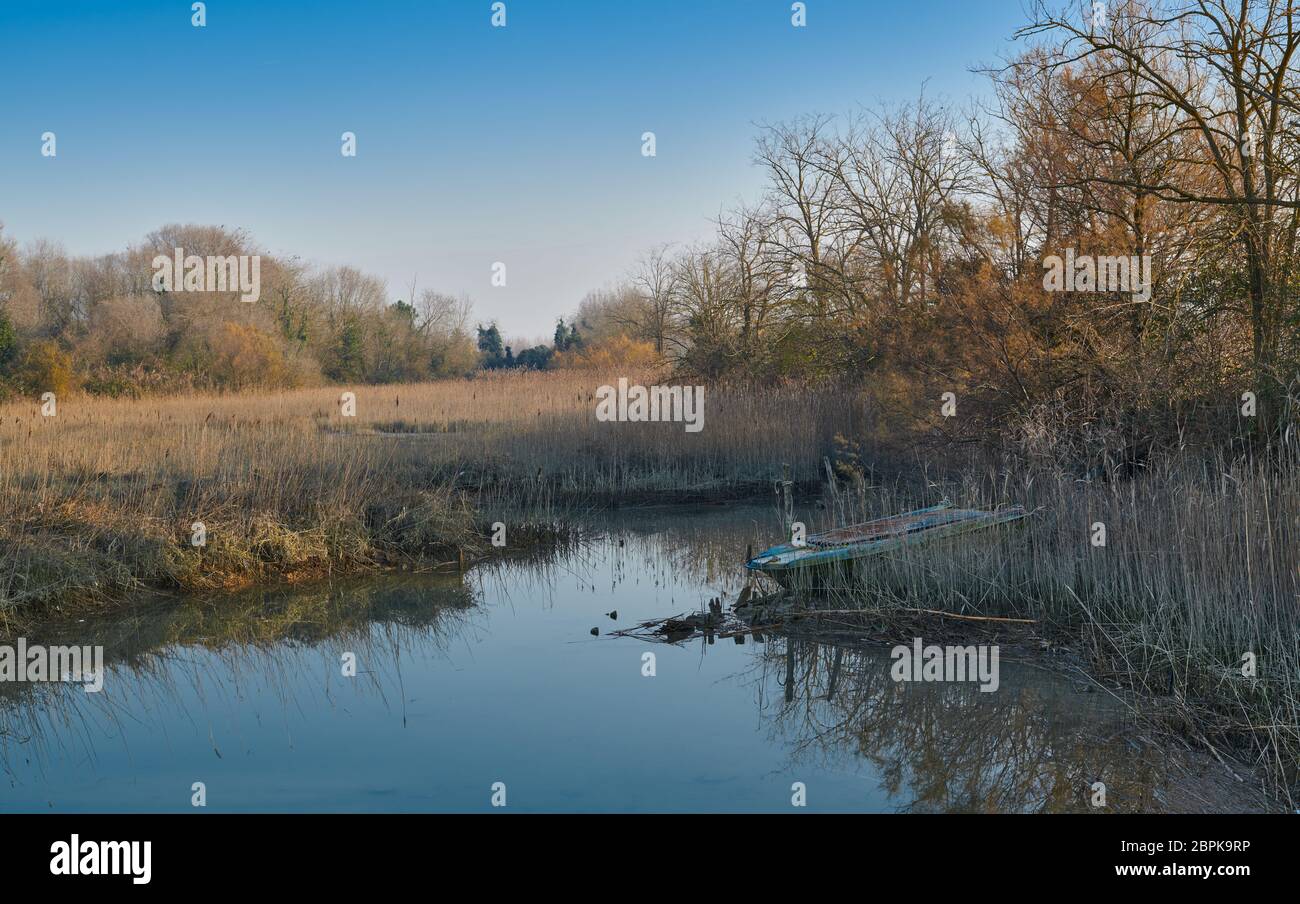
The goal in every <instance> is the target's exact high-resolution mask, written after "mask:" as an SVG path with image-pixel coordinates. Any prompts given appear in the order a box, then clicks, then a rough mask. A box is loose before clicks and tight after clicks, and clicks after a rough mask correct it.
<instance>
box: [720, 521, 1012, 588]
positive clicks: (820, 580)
mask: <svg viewBox="0 0 1300 904" xmlns="http://www.w3.org/2000/svg"><path fill="white" fill-rule="evenodd" d="M1024 517H1025V510H1024V508H1023V507H1022V506H1019V505H1014V506H1008V507H1006V508H1002V509H998V510H996V511H992V512H988V511H982V510H980V509H962V508H953V507H952V506H951V504H949V503H947V502H942V503H940V504H939V505H934V506H930V507H929V508H922V509H917V510H916V511H913V512H905V513H904V514H901V515H891V516H890V517H888V518H878V519H876V520H875V521H867V522H864V523H862V524H853V525H849V526H848V527H839V528H836V529H834V530H829V531H826V532H824V533H820V534H812V535H810V536H808V537H807V538H806V539H805V540H804V542H803V543H800V544H795V543H783V544H782V545H780V546H773V547H772V548H771V549H766V550H764V551H763V552H761V553H759V554H758V555H756V556H754V557H753V558H752V559H750V560H749V561H748V562H746V563H745V567H746V568H747V569H749V570H750V571H751V572H753V571H756V572H759V573H761V574H765V575H767V576H768V577H771V578H772V579H774V580H775V581H776V582H777V583H779V584H780V585H781V586H782V587H786V588H799V589H818V588H826V587H831V586H836V582H837V580H838V581H839V582H842V583H841V584H840V586H848V582H851V581H852V580H853V577H854V574H853V572H854V564H855V563H856V562H857V561H858V560H860V559H864V558H868V557H870V556H877V555H880V554H882V553H886V552H890V551H892V550H896V549H900V548H902V547H904V546H911V545H915V544H919V543H928V542H931V541H933V540H937V539H939V538H942V537H953V536H956V535H958V534H965V533H968V532H971V531H977V530H983V529H985V528H989V527H993V526H995V525H998V524H1007V523H1010V522H1012V521H1019V520H1020V519H1021V518H1024Z"/></svg>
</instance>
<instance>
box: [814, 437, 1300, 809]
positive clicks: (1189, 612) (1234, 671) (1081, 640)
mask: <svg viewBox="0 0 1300 904" xmlns="http://www.w3.org/2000/svg"><path fill="white" fill-rule="evenodd" d="M1103 477H1104V479H1093V480H1082V479H1078V478H1077V477H1075V476H1074V475H1073V472H1067V471H1062V470H1056V469H1050V468H1042V467H1036V468H1032V469H1024V470H1021V469H1014V468H1013V469H998V468H985V469H980V470H975V469H968V470H965V471H963V472H958V473H957V474H956V475H955V476H953V477H951V478H950V479H935V480H932V481H931V483H930V486H929V488H928V490H927V491H926V492H923V493H917V492H916V490H915V487H914V486H908V487H905V486H902V485H900V486H896V487H879V486H877V487H872V488H868V487H866V486H865V485H859V486H856V487H845V488H842V489H840V490H839V491H838V492H835V493H832V494H831V497H830V498H831V505H830V507H829V509H830V510H829V511H828V512H827V515H826V522H827V524H832V523H844V522H853V521H860V520H865V519H867V518H869V517H873V516H875V515H878V514H881V513H893V512H897V511H902V510H906V509H909V508H914V507H917V506H919V505H924V504H933V503H935V502H938V501H939V500H940V499H942V498H944V497H947V498H948V499H949V500H951V501H952V502H953V503H954V504H956V505H966V506H973V507H983V508H989V507H996V506H1000V505H1006V504H1012V503H1019V504H1022V505H1024V506H1025V507H1026V508H1027V509H1028V510H1029V511H1030V516H1029V518H1028V519H1026V520H1025V521H1024V522H1021V523H1019V524H1015V525H1010V526H1007V527H1003V528H996V529H993V530H991V531H988V532H987V533H984V534H974V535H966V536H963V537H960V538H957V539H955V540H953V541H940V542H939V543H938V544H936V545H934V546H929V545H917V546H910V547H905V548H904V549H902V550H899V551H898V552H896V553H892V554H889V555H885V556H881V557H878V558H875V559H871V560H865V561H864V563H863V565H862V567H861V568H860V570H859V573H858V574H857V576H856V577H857V581H856V582H855V587H854V588H844V592H847V593H852V594H853V595H856V596H858V597H859V598H861V596H862V593H863V592H864V591H863V588H867V590H866V591H865V592H866V593H867V594H868V595H869V600H868V602H869V604H870V605H877V606H883V607H889V606H893V605H907V606H925V607H944V608H947V609H950V610H953V611H957V612H960V613H965V614H983V615H1005V616H1015V617H1027V618H1035V619H1038V620H1040V621H1041V622H1043V623H1044V625H1045V627H1046V629H1047V631H1048V632H1049V634H1051V635H1052V636H1053V637H1055V638H1057V639H1064V642H1066V643H1069V644H1071V645H1072V646H1075V647H1077V648H1078V649H1079V651H1080V652H1082V653H1083V654H1084V655H1085V656H1086V658H1087V659H1088V661H1089V662H1090V664H1091V666H1092V671H1093V673H1094V674H1095V675H1097V676H1099V677H1100V678H1102V680H1104V681H1107V682H1108V683H1109V684H1111V685H1114V686H1118V687H1123V688H1125V689H1128V690H1132V691H1136V692H1137V693H1138V695H1139V698H1140V699H1142V700H1144V701H1145V702H1146V708H1147V710H1148V711H1149V712H1152V713H1155V714H1157V715H1158V716H1159V718H1160V719H1161V720H1162V721H1163V722H1164V723H1166V724H1167V725H1168V726H1169V727H1171V728H1173V729H1175V730H1177V731H1179V732H1182V733H1185V734H1186V735H1188V736H1189V737H1191V738H1193V739H1194V740H1196V741H1198V742H1202V743H1204V744H1206V745H1208V746H1210V747H1211V749H1215V750H1217V749H1220V748H1222V747H1224V746H1225V745H1229V746H1233V747H1235V748H1237V749H1238V752H1240V751H1241V750H1242V749H1244V750H1245V751H1246V753H1247V756H1248V757H1249V758H1250V759H1252V760H1254V761H1255V762H1256V763H1257V764H1258V765H1260V766H1262V767H1264V768H1265V769H1266V770H1267V771H1268V772H1269V773H1270V774H1271V775H1273V776H1274V777H1275V778H1277V779H1278V786H1279V788H1281V789H1282V790H1283V791H1284V793H1287V792H1286V791H1285V789H1287V788H1291V789H1294V788H1295V787H1296V784H1297V781H1298V780H1300V774H1298V773H1297V764H1298V763H1300V470H1298V469H1297V468H1296V467H1295V466H1294V464H1292V463H1290V462H1285V463H1284V462H1278V461H1277V460H1264V459H1254V460H1248V459H1244V458H1243V459H1236V460H1228V459H1226V458H1224V457H1221V456H1196V455H1191V454H1171V455H1165V456H1157V457H1155V458H1153V460H1152V461H1150V462H1149V463H1147V465H1146V466H1145V467H1143V468H1142V469H1140V470H1139V471H1138V472H1137V474H1136V476H1134V477H1132V478H1131V479H1121V478H1119V477H1118V476H1116V475H1109V476H1106V475H1103ZM1097 524H1102V525H1104V526H1105V532H1106V533H1105V545H1104V546H1100V545H1097V544H1096V543H1095V542H1094V540H1095V538H1097V537H1098V536H1099V534H1098V532H1097V531H1096V530H1095V528H1094V525H1097ZM1247 654H1251V656H1252V657H1253V660H1254V663H1255V674H1254V675H1253V676H1249V675H1247V674H1243V668H1244V667H1245V666H1247V665H1248V663H1249V661H1250V658H1249V657H1248V655H1247ZM1289 793H1294V791H1292V792H1289Z"/></svg>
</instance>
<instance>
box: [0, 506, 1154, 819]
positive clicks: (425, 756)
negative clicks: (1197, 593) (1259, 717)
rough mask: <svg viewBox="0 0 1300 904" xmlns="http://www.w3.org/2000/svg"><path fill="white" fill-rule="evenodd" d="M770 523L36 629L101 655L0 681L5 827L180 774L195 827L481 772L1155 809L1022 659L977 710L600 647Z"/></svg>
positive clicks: (1132, 769) (840, 802) (901, 805)
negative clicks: (224, 815)
mask: <svg viewBox="0 0 1300 904" xmlns="http://www.w3.org/2000/svg"><path fill="white" fill-rule="evenodd" d="M775 527H776V525H775V523H774V516H773V514H772V513H771V510H770V509H768V508H765V507H757V506H755V507H726V508H722V507H719V508H706V509H699V510H689V511H682V510H673V511H659V512H639V513H628V514H623V515H614V516H609V517H604V518H602V519H600V520H599V521H595V522H593V524H592V534H591V538H590V540H589V542H585V543H583V544H581V545H580V546H578V547H577V548H574V549H572V550H569V551H565V552H563V553H560V554H557V555H550V556H547V557H545V558H542V559H538V560H529V561H524V562H520V561H507V562H498V563H494V564H489V565H485V566H480V567H477V568H475V569H473V570H472V571H471V572H470V574H468V575H466V576H465V577H464V578H462V577H460V576H409V575H403V576H394V577H385V578H381V579H367V580H364V581H355V582H344V583H336V584H333V585H329V586H314V587H311V588H307V589H301V588H299V589H279V590H274V591H261V592H256V593H246V594H240V595H233V596H230V597H226V598H222V599H217V600H206V601H199V600H192V599H191V600H160V601H157V602H156V603H152V604H150V605H148V606H146V607H144V608H143V609H140V610H138V611H136V612H135V613H134V614H133V615H132V616H131V617H130V618H129V619H127V620H125V621H124V620H123V619H122V618H121V617H120V616H118V617H115V618H112V619H108V618H105V619H103V620H97V619H87V620H85V621H83V622H79V623H76V624H73V625H67V626H62V627H57V628H51V629H49V630H48V631H47V632H46V636H45V637H32V638H30V639H31V640H32V641H33V642H37V641H41V640H44V641H45V642H49V643H54V642H65V643H98V644H104V645H105V656H106V660H107V662H108V664H109V671H108V675H107V677H106V681H105V687H104V690H103V692H102V693H99V694H86V693H84V692H83V691H82V690H80V689H79V688H78V687H76V686H69V685H42V686H33V685H13V684H9V685H3V686H0V809H2V810H7V811H45V812H49V811H56V812H57V811H64V812H68V811H73V812H76V811H152V812H173V811H180V812H184V811H192V810H193V807H192V804H191V798H192V795H193V791H192V790H191V789H192V786H193V784H194V783H195V782H202V783H204V785H205V786H206V794H207V812H223V811H258V812H265V811H294V812H298V811H325V812H346V811H381V812H398V811H420V812H430V811H456V812H482V811H489V810H492V807H491V797H492V786H493V784H494V783H496V782H502V783H504V784H505V787H506V802H507V807H506V810H507V811H514V812H530V811H546V812H554V811H562V812H568V811H578V812H598V811H614V812H626V811H688V812H713V811H726V812H735V811H777V812H782V811H784V812H790V811H792V810H793V807H792V806H791V797H792V785H793V784H794V783H795V782H802V783H803V785H804V786H805V788H806V801H807V808H806V809H807V811H820V812H827V811H907V810H914V811H915V810H920V811H966V810H986V811H987V810H993V811H1008V810H1012V811H1042V810H1087V809H1088V796H1089V792H1088V786H1089V785H1090V784H1091V783H1092V782H1093V781H1096V780H1098V778H1104V779H1106V780H1107V786H1108V795H1109V798H1110V800H1109V803H1110V807H1111V809H1132V810H1141V809H1145V808H1147V807H1148V806H1150V805H1151V804H1152V802H1153V796H1154V798H1155V799H1158V798H1159V797H1160V796H1161V794H1162V788H1163V785H1164V782H1165V777H1164V775H1163V770H1164V769H1165V766H1164V763H1165V760H1164V758H1163V757H1162V756H1161V754H1160V752H1159V751H1153V750H1150V749H1148V747H1147V746H1146V745H1145V744H1143V743H1139V742H1137V741H1136V740H1134V737H1133V734H1132V732H1131V731H1130V729H1129V726H1128V725H1127V724H1126V722H1125V721H1124V719H1123V717H1122V715H1121V713H1120V712H1119V711H1118V710H1117V709H1116V708H1115V707H1114V706H1113V705H1111V704H1108V703H1107V700H1106V698H1105V695H1104V694H1095V693H1092V694H1088V693H1083V692H1082V689H1081V687H1080V685H1079V683H1078V682H1077V681H1075V680H1071V679H1068V678H1065V677H1061V676H1059V675H1053V674H1051V673H1048V672H1046V671H1044V670H1043V669H1041V668H1037V667H1033V666H1029V665H1025V664H1018V663H1016V662H1014V661H1007V660H1005V659H1004V660H1003V662H1002V664H1001V684H1000V687H999V689H998V691H997V692H996V693H992V694H981V693H979V692H978V690H977V689H976V688H975V687H974V686H970V685H953V684H910V685H909V684H897V683H895V682H894V681H892V680H891V679H890V675H889V669H890V665H891V661H890V659H889V654H888V649H887V648H884V647H880V648H866V649H859V648H840V647H831V646H828V645H825V644H815V643H811V642H808V641H803V642H799V641H789V640H787V639H785V638H781V637H768V638H767V639H766V642H765V643H761V644H760V643H755V642H754V641H753V639H752V638H751V639H749V640H748V642H746V643H744V644H737V643H735V642H734V641H733V640H731V639H725V640H719V641H718V642H716V643H713V644H708V643H706V642H704V641H700V640H696V641H692V642H689V643H687V644H684V645H682V646H668V645H662V644H651V643H646V642H644V641H640V640H635V639H628V638H615V637H608V636H606V635H607V634H608V632H609V631H610V630H612V629H615V628H618V627H627V626H630V625H632V624H634V623H636V622H639V621H643V620H648V619H652V618H659V617H663V616H668V615H673V614H676V613H680V612H687V611H695V610H698V609H699V608H701V607H703V606H704V605H705V604H706V601H707V600H708V599H709V598H710V597H713V596H717V595H720V594H725V595H726V597H727V599H734V598H735V594H736V592H737V591H738V590H739V588H740V586H741V581H742V580H743V577H742V575H741V574H740V571H741V570H740V569H739V568H738V566H737V563H738V562H740V561H741V560H742V559H743V554H744V551H745V548H746V546H747V544H749V543H753V544H754V546H755V548H762V546H763V545H765V544H766V543H767V542H768V541H771V540H772V537H773V535H774V528H775ZM615 610H616V611H617V613H618V617H617V619H611V618H610V617H608V615H607V614H606V613H609V612H611V611H615ZM592 627H599V628H600V629H601V634H600V636H598V637H593V636H592V635H591V634H590V629H591V628H592ZM348 652H351V653H355V654H356V658H357V664H358V670H359V674H358V675H357V677H355V678H345V677H343V676H342V675H341V660H342V657H343V656H344V654H345V653H348ZM646 652H652V653H654V654H655V658H656V662H655V666H656V667H655V672H656V674H655V675H654V677H645V676H644V675H643V674H642V673H643V654H644V653H646Z"/></svg>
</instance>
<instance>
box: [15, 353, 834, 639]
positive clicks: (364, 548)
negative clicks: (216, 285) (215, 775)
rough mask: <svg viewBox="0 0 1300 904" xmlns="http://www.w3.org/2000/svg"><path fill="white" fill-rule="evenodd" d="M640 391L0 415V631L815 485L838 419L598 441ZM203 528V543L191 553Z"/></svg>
mask: <svg viewBox="0 0 1300 904" xmlns="http://www.w3.org/2000/svg"><path fill="white" fill-rule="evenodd" d="M618 376H628V377H629V379H630V380H631V381H632V382H634V383H635V382H642V383H646V384H649V383H653V382H654V380H653V375H652V374H648V373H647V374H620V375H613V376H608V375H601V374H597V373H592V372H590V371H565V372H558V373H512V374H491V375H485V376H483V377H480V378H477V379H474V380H450V381H443V382H436V383H427V384H417V385H411V384H404V385H395V386H380V387H375V386H362V387H356V388H355V389H353V390H351V391H352V392H354V393H355V397H356V398H355V403H356V408H355V416H354V417H344V416H343V413H342V408H341V405H340V397H341V394H342V393H343V392H345V391H349V390H347V389H346V388H344V387H328V388H317V389H302V390H295V391H288V392H275V393H269V392H250V393H240V394H228V395H215V394H192V395H184V396H172V397H165V396H164V397H155V398H145V399H141V400H131V399H105V398H101V397H95V396H85V395H82V396H69V397H66V398H65V397H60V398H59V399H58V407H57V413H56V415H55V416H53V417H45V416H42V412H41V406H40V405H39V403H36V402H17V403H8V404H5V405H0V617H3V614H4V613H6V612H8V613H14V612H16V611H18V610H20V609H23V608H26V607H29V606H42V605H53V604H59V603H62V602H66V601H74V600H83V601H87V600H88V601H93V600H102V599H105V598H107V597H110V596H114V595H120V594H121V593H122V592H123V591H126V590H129V589H131V588H134V587H138V586H141V585H156V586H175V587H181V588H186V589H194V588H209V587H214V586H232V585H242V584H246V583H249V582H251V581H255V580H258V579H262V578H266V577H269V576H277V577H285V576H287V577H290V578H297V577H305V576H312V575H318V574H321V573H326V572H330V571H335V570H354V569H361V568H369V567H377V566H382V565H385V564H390V563H392V562H393V561H395V560H398V559H404V558H409V557H415V556H419V557H422V558H426V559H427V558H428V557H430V556H432V557H434V558H435V559H438V558H440V559H442V560H448V561H453V562H454V561H458V560H462V559H463V558H464V557H465V554H466V552H468V553H469V554H473V553H476V552H478V551H479V550H481V549H482V548H483V545H484V544H483V540H482V538H481V536H480V534H481V532H482V529H483V528H484V526H486V525H489V524H491V523H492V522H494V521H497V520H502V521H507V522H509V523H510V524H511V526H512V528H519V529H521V531H516V533H519V534H520V535H521V536H530V535H531V536H534V537H535V536H536V535H537V534H538V533H539V531H541V529H542V528H544V526H545V525H547V524H554V523H555V521H556V512H557V511H561V510H565V509H567V508H572V507H575V506H586V505H609V504H614V505H620V504H628V503H633V502H639V501H687V500H692V499H716V498H725V497H728V496H742V495H749V494H753V493H755V492H760V491H761V492H766V491H768V489H769V487H770V481H771V479H772V478H773V477H774V476H779V475H780V474H781V473H782V472H783V471H784V470H786V469H788V470H789V471H790V472H791V474H792V475H793V476H794V478H795V479H797V480H801V481H804V482H805V483H807V484H812V483H815V481H816V478H817V474H818V469H819V461H820V457H821V455H822V454H823V452H824V451H825V449H826V447H827V446H828V444H829V442H830V439H831V436H832V435H833V430H834V429H835V428H836V426H837V425H842V424H843V423H844V422H845V420H846V419H847V417H848V411H849V409H850V407H851V406H850V403H849V402H848V401H847V399H842V398H840V397H837V396H829V397H827V396H821V395H819V394H817V393H814V392H811V391H809V390H804V389H771V390H765V391H745V390H742V389H736V390H729V391H727V390H724V391H716V392H715V391H713V390H710V391H709V395H708V398H707V403H706V411H705V418H706V420H705V429H704V430H702V431H700V432H698V433H687V432H685V430H684V426H683V425H682V424H681V423H606V422H601V421H598V420H597V419H596V417H595V393H596V390H597V388H598V387H599V386H601V385H603V384H606V383H611V382H615V381H616V380H617V378H618ZM196 522H201V523H202V524H203V525H204V527H205V529H206V534H207V542H206V545H204V546H202V547H195V546H193V545H191V543H190V540H191V536H192V532H193V531H192V527H193V525H194V524H195V523H196Z"/></svg>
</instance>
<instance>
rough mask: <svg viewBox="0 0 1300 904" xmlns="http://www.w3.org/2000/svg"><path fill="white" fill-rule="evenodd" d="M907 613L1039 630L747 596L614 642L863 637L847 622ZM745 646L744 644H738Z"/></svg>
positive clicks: (644, 626) (994, 620)
mask: <svg viewBox="0 0 1300 904" xmlns="http://www.w3.org/2000/svg"><path fill="white" fill-rule="evenodd" d="M903 614H913V615H930V616H937V617H940V618H953V619H959V620H962V621H968V622H986V623H990V624H1007V625H1033V624H1037V620H1036V619H1032V618H1006V617H1002V616H995V615H962V614H959V613H956V612H945V611H943V610H942V609H920V608H906V607H895V608H888V609H868V608H858V609H816V608H803V607H797V606H794V605H792V601H791V600H789V599H788V598H787V597H786V596H785V595H784V594H776V595H773V596H768V597H758V598H753V599H751V598H750V596H749V595H748V594H746V593H742V594H741V598H740V600H739V601H738V602H737V603H736V605H735V606H734V607H732V608H731V609H729V610H727V611H726V612H724V611H723V609H722V601H721V599H712V600H709V611H707V612H694V613H690V614H687V613H684V612H682V613H678V614H677V615H670V616H667V617H666V618H657V619H651V620H650V621H644V622H641V623H639V624H637V625H636V626H634V627H632V628H625V629H622V630H619V631H613V632H611V633H610V634H609V636H610V637H636V638H640V639H642V640H651V641H656V642H659V643H681V642H682V641H686V640H692V639H694V638H697V637H718V638H726V637H744V636H747V635H752V636H755V637H756V638H761V637H762V636H763V635H764V634H769V633H781V632H782V631H783V630H786V629H790V628H793V627H795V626H796V624H797V626H798V627H799V628H803V629H806V628H808V627H809V626H810V625H816V624H818V623H819V622H825V623H827V625H828V626H833V628H834V629H835V631H836V633H841V634H843V633H845V632H849V633H852V632H858V631H861V630H862V625H860V624H855V623H854V622H850V621H844V620H841V619H843V618H845V617H858V618H862V617H874V618H881V617H890V616H898V615H903ZM738 642H739V641H738Z"/></svg>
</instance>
